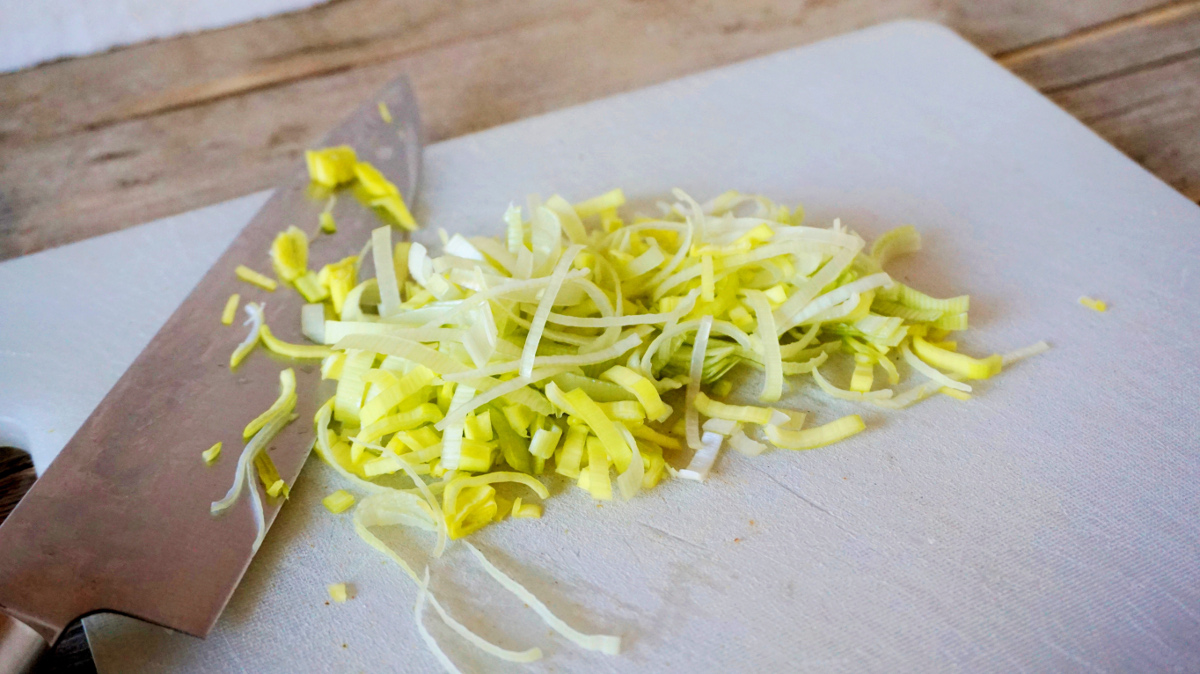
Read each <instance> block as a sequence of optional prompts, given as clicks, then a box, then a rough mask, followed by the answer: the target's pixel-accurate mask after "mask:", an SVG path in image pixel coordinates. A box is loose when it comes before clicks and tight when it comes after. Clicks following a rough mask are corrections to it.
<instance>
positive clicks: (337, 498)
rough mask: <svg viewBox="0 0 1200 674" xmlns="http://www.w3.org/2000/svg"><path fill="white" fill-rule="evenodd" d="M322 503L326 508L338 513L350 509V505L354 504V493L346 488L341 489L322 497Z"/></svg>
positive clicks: (335, 513)
mask: <svg viewBox="0 0 1200 674" xmlns="http://www.w3.org/2000/svg"><path fill="white" fill-rule="evenodd" d="M321 504H322V505H324V506H325V509H326V510H328V511H329V512H331V513H333V514H334V515H337V514H338V513H342V512H345V511H347V510H349V509H350V506H352V505H354V495H353V494H351V493H350V492H348V491H346V490H345V489H339V490H337V491H335V492H333V493H332V494H330V495H329V496H326V497H325V498H323V499H321Z"/></svg>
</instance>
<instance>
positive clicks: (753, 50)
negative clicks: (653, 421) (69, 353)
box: [0, 0, 1200, 672]
mask: <svg viewBox="0 0 1200 674" xmlns="http://www.w3.org/2000/svg"><path fill="white" fill-rule="evenodd" d="M904 17H910V18H921V19H928V20H933V21H938V22H941V23H943V24H946V25H948V26H950V27H952V28H954V29H955V30H957V31H958V32H959V33H961V34H963V35H964V36H966V37H967V38H968V39H970V40H972V41H973V42H974V43H975V44H977V45H978V46H980V47H981V48H983V49H985V50H986V51H988V52H989V53H991V54H992V55H993V56H994V57H995V58H996V59H997V60H998V61H999V62H1000V63H1002V64H1003V65H1005V66H1007V67H1008V68H1009V69H1011V70H1012V71H1013V72H1015V73H1016V74H1017V75H1019V76H1021V77H1022V78H1024V79H1025V80H1026V81H1028V82H1029V83H1030V84H1032V85H1033V86H1035V87H1037V88H1039V89H1040V90H1042V91H1043V92H1044V93H1046V94H1047V95H1048V96H1050V97H1051V98H1052V99H1054V100H1055V101H1056V102H1058V103H1059V104H1060V105H1062V106H1063V107H1064V108H1066V109H1067V110H1068V111H1069V112H1071V113H1072V114H1074V115H1075V116H1076V117H1078V118H1079V119H1081V120H1082V121H1083V122H1084V123H1086V124H1088V125H1089V126H1091V127H1092V128H1093V129H1095V130H1096V132H1097V133H1099V134H1100V135H1101V136H1104V137H1105V138H1106V139H1108V140H1109V141H1110V142H1112V143H1113V144H1114V145H1116V146H1117V147H1118V148H1121V149H1122V150H1123V151H1125V152H1126V153H1127V154H1129V155H1130V156H1131V157H1132V158H1133V159H1135V160H1137V161H1138V162H1140V163H1141V164H1142V165H1143V166H1145V167H1146V168H1148V169H1149V170H1150V171H1152V172H1154V173H1155V174H1157V175H1158V176H1160V177H1161V178H1162V179H1163V180H1165V181H1167V182H1169V183H1170V184H1172V185H1174V186H1175V187H1176V188H1177V189H1178V190H1180V191H1181V192H1183V193H1184V194H1185V195H1187V196H1188V198H1190V199H1193V200H1200V0H1185V1H1177V2H1163V1H1162V0H1070V1H1062V0H1042V1H1041V2H1038V1H1036V0H857V1H856V0H783V1H779V2H770V1H767V0H744V1H741V2H738V1H735V0H707V1H706V2H687V1H686V0H621V1H617V2H604V1H602V0H495V1H493V2H479V1H474V0H441V1H439V0H394V1H388V0H334V1H333V2H331V3H329V4H327V5H324V6H321V7H318V8H315V9H311V10H308V11H304V12H299V13H295V14H289V15H285V16H280V17H276V18H272V19H266V20H261V21H255V22H252V23H248V24H243V25H240V26H235V27H232V28H227V29H223V30H216V31H209V32H205V33H200V34H197V35H189V36H184V37H178V38H173V39H169V40H162V41H158V42H151V43H146V44H141V45H136V46H133V47H128V48H123V49H119V50H116V51H112V52H109V53H106V54H101V55H96V56H90V57H86V58H78V59H70V60H65V61H59V62H55V63H51V64H46V65H42V66H39V67H37V68H33V69H30V70H25V71H21V72H17V73H12V74H8V75H2V76H0V259H5V258H9V257H14V256H17V255H24V254H27V253H32V252H35V251H38V250H41V249H44V248H48V247H51V246H57V245H61V244H64V243H69V242H71V241H77V240H79V239H83V238H86V237H89V236H94V235H96V234H101V233H104V232H109V231H113V230H117V229H121V228H123V227H129V226H131V225H136V224H138V223H141V222H145V221H147V220H152V219H154V218H159V217H162V216H166V215H171V214H173V213H179V212H182V211H186V210H189V209H193V208H198V207H200V206H205V205H208V204H211V203H214V202H217V201H221V200H224V199H229V198H232V197H236V196H239V195H243V194H247V193H249V192H253V191H256V190H260V189H263V188H266V187H269V186H270V185H272V184H274V183H275V182H276V180H277V179H278V177H279V176H281V175H283V173H284V171H287V170H289V169H290V168H292V167H294V166H295V164H296V162H297V161H299V160H300V156H301V152H302V151H303V150H304V149H305V148H306V147H308V146H309V145H310V144H311V143H313V142H314V141H315V140H316V139H318V138H319V137H320V136H321V135H323V134H324V133H325V131H326V130H328V129H329V128H330V127H332V126H333V125H334V124H336V123H337V121H338V120H339V119H340V118H341V117H343V116H344V115H345V114H346V113H347V112H348V111H349V110H350V109H351V108H352V107H354V106H355V105H356V104H357V103H358V102H360V101H361V100H363V99H365V98H367V97H368V96H370V95H371V94H372V93H373V92H374V90H376V89H377V88H378V87H379V86H381V84H382V83H383V82H384V81H385V80H387V79H389V78H391V77H393V76H395V75H396V74H398V73H401V72H408V73H409V74H410V75H411V76H412V78H413V81H414V84H415V86H416V90H417V95H418V97H419V98H420V100H421V105H422V113H423V116H424V118H425V121H426V124H427V129H428V133H429V139H430V141H437V140H441V139H445V138H450V137H453V136H457V135H461V134H464V133H468V132H471V131H478V130H480V129H485V128H488V127H491V126H495V125H497V124H503V123H505V122H510V121H513V120H515V119H520V118H522V117H527V116H529V115H533V114H537V113H540V112H546V111H548V110H554V109H556V108H561V107H563V106H566V105H571V104H574V103H581V102H584V101H588V100H592V99H595V98H600V97H602V96H606V95H609V94H613V93H617V92H621V91H626V90H629V89H633V88H636V87H641V86H645V85H648V84H653V83H655V82H661V81H664V80H668V79H671V78H674V77H678V76H680V75H684V74H687V73H692V72H696V71H699V70H704V69H706V68H711V67H714V66H718V65H722V64H726V63H730V62H733V61H737V60H741V59H746V58H750V57H753V56H757V55H760V54H765V53H768V52H772V51H776V50H780V49H785V48H788V47H793V46H797V45H801V44H805V43H808V42H812V41H814V40H818V39H820V38H823V37H827V36H830V35H835V34H838V33H843V32H847V31H850V30H854V29H856V28H862V27H865V26H868V25H872V24H876V23H880V22H883V21H888V20H891V19H897V18H904ZM32 482H33V469H32V465H31V464H30V463H29V462H28V460H27V458H23V457H21V456H19V455H17V454H14V453H12V452H7V453H4V452H0V518H2V517H3V516H4V515H5V514H7V512H8V510H9V509H10V508H11V507H12V504H13V503H14V502H15V500H16V498H17V497H18V496H19V495H20V494H23V493H24V491H25V490H26V489H28V488H29V485H30V484H32ZM44 669H47V670H49V669H54V670H63V669H65V670H68V671H73V672H83V671H94V668H93V667H92V665H91V662H90V657H89V656H88V654H87V651H86V644H84V643H83V641H82V639H81V634H80V632H79V631H78V630H74V631H72V632H71V633H70V634H69V635H68V638H67V639H66V642H65V643H64V644H63V645H61V646H60V648H59V649H58V653H56V654H55V656H54V657H52V658H51V662H50V663H49V664H48V665H47V666H46V667H44Z"/></svg>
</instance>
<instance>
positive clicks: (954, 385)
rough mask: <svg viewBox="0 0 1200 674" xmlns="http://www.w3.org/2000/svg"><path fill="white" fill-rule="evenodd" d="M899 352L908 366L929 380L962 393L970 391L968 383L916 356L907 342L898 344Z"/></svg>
mask: <svg viewBox="0 0 1200 674" xmlns="http://www.w3.org/2000/svg"><path fill="white" fill-rule="evenodd" d="M900 353H901V355H903V356H904V362H906V363H908V365H909V367H911V368H912V369H914V370H916V371H917V372H920V373H921V374H923V375H925V376H926V377H927V378H929V380H930V381H934V382H937V383H938V384H940V385H942V386H944V387H946V388H949V389H954V390H956V391H962V392H963V393H970V392H971V386H970V385H969V384H964V383H962V382H960V381H955V380H953V379H951V378H950V377H947V376H946V375H945V374H943V373H942V372H940V371H938V370H937V369H936V368H934V367H933V366H931V365H929V364H928V363H926V362H925V361H923V360H921V359H920V358H917V356H916V354H914V353H913V352H912V349H910V348H908V344H907V343H905V344H901V345H900Z"/></svg>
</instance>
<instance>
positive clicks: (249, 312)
mask: <svg viewBox="0 0 1200 674" xmlns="http://www.w3.org/2000/svg"><path fill="white" fill-rule="evenodd" d="M245 311H246V316H247V317H248V318H247V319H246V322H245V323H243V324H242V325H249V326H250V334H248V335H246V339H244V340H242V343H241V344H238V345H237V347H236V348H235V349H234V350H233V353H232V354H230V355H229V369H231V370H232V369H234V368H236V367H237V366H238V365H239V364H241V362H242V361H243V360H245V358H246V356H248V355H250V352H251V351H252V350H253V349H254V345H255V344H258V342H259V339H260V338H261V336H262V327H263V307H262V304H259V303H255V302H251V303H249V304H247V305H246V307H245Z"/></svg>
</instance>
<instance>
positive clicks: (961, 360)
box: [912, 337, 1004, 379]
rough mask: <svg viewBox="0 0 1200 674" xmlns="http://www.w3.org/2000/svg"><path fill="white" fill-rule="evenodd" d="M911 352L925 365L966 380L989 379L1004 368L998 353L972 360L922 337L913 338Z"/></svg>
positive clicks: (1002, 360)
mask: <svg viewBox="0 0 1200 674" xmlns="http://www.w3.org/2000/svg"><path fill="white" fill-rule="evenodd" d="M912 350H913V352H915V353H916V354H917V356H918V357H919V358H920V359H921V360H923V361H925V362H926V363H929V364H930V365H932V366H934V367H936V368H939V369H942V370H948V371H950V372H953V373H955V374H957V375H959V376H962V377H965V378H967V379H989V378H991V377H992V376H993V375H996V374H999V372H1000V369H1001V368H1002V367H1003V366H1004V359H1003V357H1002V356H1001V355H1000V354H998V353H997V354H992V355H991V356H988V357H987V358H972V357H971V356H968V355H966V354H962V353H956V352H954V351H947V350H945V349H939V348H938V347H936V346H934V345H932V344H930V343H929V342H927V341H925V338H924V337H913V340H912Z"/></svg>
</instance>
